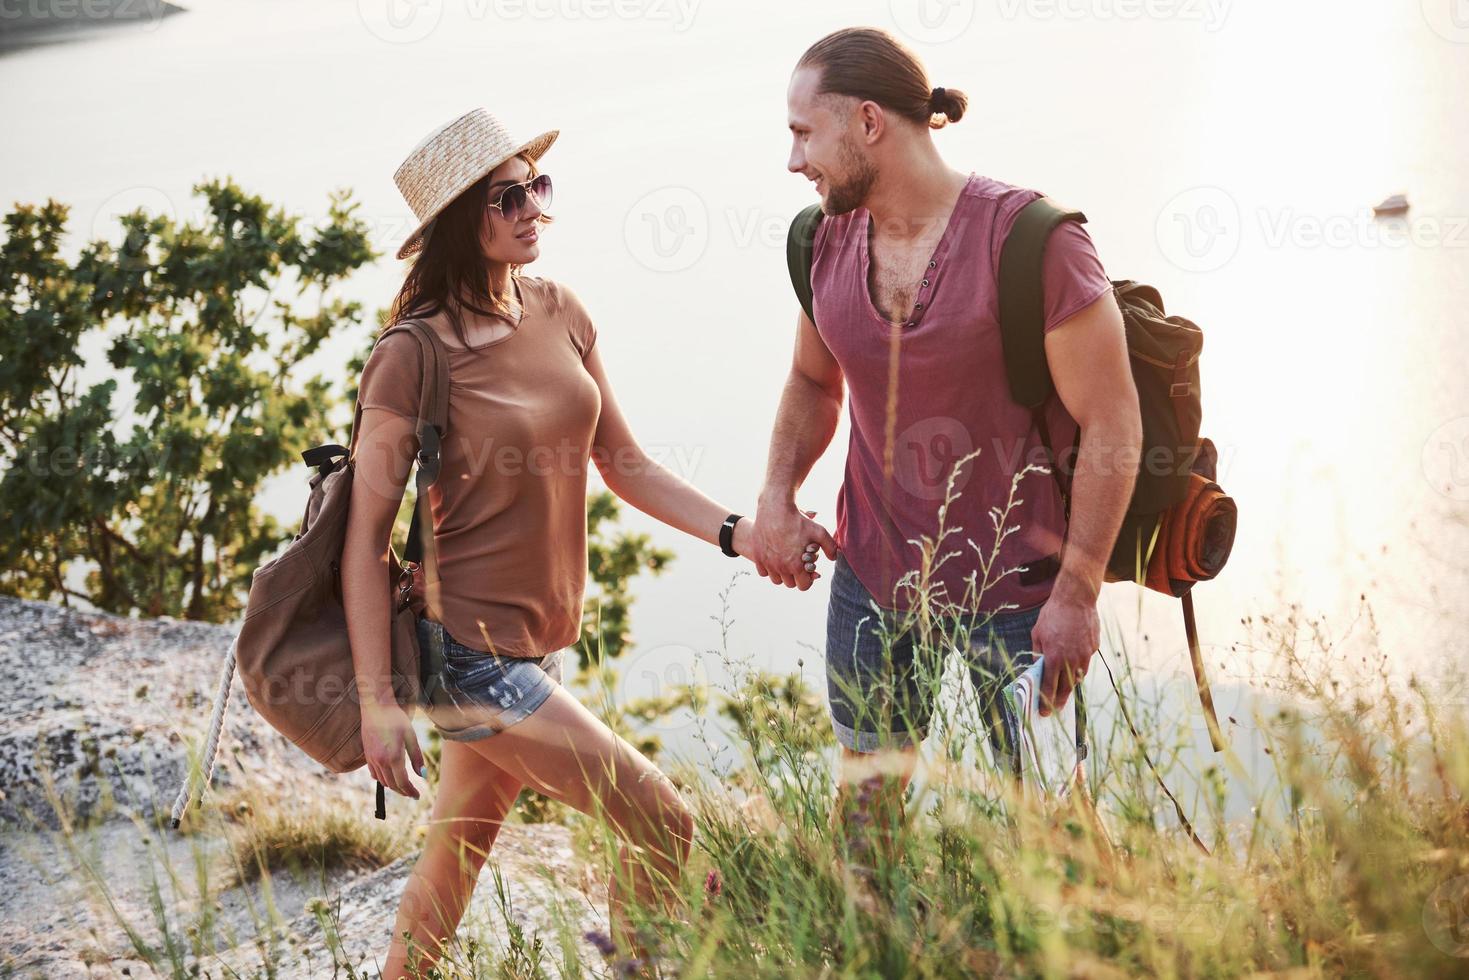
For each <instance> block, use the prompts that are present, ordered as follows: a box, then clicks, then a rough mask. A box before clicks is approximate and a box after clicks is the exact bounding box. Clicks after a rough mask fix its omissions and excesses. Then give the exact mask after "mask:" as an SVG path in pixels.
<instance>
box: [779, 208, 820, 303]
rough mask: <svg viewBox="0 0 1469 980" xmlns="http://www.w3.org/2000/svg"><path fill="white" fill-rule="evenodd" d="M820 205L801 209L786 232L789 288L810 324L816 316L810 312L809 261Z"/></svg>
mask: <svg viewBox="0 0 1469 980" xmlns="http://www.w3.org/2000/svg"><path fill="white" fill-rule="evenodd" d="M821 219H822V212H821V204H820V203H819V202H818V203H816V204H812V205H811V206H809V207H806V208H802V209H801V212H800V214H797V215H796V216H795V218H794V219H792V221H791V227H790V229H789V230H788V231H787V232H786V270H787V271H788V272H790V274H791V286H792V287H793V288H794V289H795V290H796V299H798V300H800V301H801V309H803V310H805V311H806V317H807V319H809V320H810V321H811V322H812V323H815V322H816V315H815V314H814V313H812V312H811V261H812V257H813V253H814V251H815V248H816V228H817V226H818V225H820V224H821Z"/></svg>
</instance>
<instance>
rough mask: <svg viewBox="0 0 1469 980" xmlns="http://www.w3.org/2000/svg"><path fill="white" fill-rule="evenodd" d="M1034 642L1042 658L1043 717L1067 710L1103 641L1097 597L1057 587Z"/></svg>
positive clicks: (1037, 626)
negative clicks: (1073, 694)
mask: <svg viewBox="0 0 1469 980" xmlns="http://www.w3.org/2000/svg"><path fill="white" fill-rule="evenodd" d="M1030 642H1031V644H1032V646H1034V648H1035V650H1036V652H1037V653H1039V654H1041V655H1042V658H1043V660H1044V661H1045V667H1044V668H1043V670H1042V674H1041V703H1040V715H1041V717H1042V718H1047V717H1050V714H1051V712H1052V711H1053V710H1059V709H1061V708H1064V707H1066V701H1067V699H1068V698H1070V697H1071V689H1072V688H1073V687H1075V686H1076V685H1077V684H1080V683H1081V680H1082V678H1083V677H1085V676H1086V671H1087V667H1088V666H1090V665H1091V660H1092V654H1093V653H1095V652H1096V651H1097V648H1098V647H1099V646H1101V642H1102V624H1101V620H1100V619H1099V618H1098V616H1097V601H1096V599H1095V598H1094V597H1088V596H1086V595H1081V594H1078V593H1077V592H1075V591H1072V590H1067V589H1062V588H1057V589H1056V590H1054V591H1053V592H1052V593H1051V597H1050V598H1049V599H1047V600H1046V604H1045V605H1043V606H1041V614H1040V616H1039V617H1038V618H1037V619H1036V622H1035V626H1034V628H1032V629H1031V631H1030Z"/></svg>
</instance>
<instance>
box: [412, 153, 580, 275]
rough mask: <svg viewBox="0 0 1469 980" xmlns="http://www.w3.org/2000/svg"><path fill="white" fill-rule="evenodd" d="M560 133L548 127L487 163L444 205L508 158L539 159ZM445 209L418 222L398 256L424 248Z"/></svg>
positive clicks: (446, 203)
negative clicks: (427, 233)
mask: <svg viewBox="0 0 1469 980" xmlns="http://www.w3.org/2000/svg"><path fill="white" fill-rule="evenodd" d="M560 135H561V130H559V129H548V130H546V131H545V132H544V133H542V134H541V135H539V136H537V137H535V138H534V139H530V140H527V141H526V142H524V143H522V144H520V146H518V147H516V148H515V149H513V150H511V151H510V152H509V153H507V154H505V155H504V156H503V157H501V158H500V159H498V160H496V161H495V162H493V163H491V164H488V165H486V166H485V167H484V168H483V169H482V170H481V171H480V172H479V173H478V174H476V175H475V176H474V177H473V178H472V179H470V180H466V181H465V182H464V183H463V184H462V185H461V186H459V187H457V188H455V189H454V193H453V194H451V195H449V198H448V201H446V202H445V203H444V207H448V206H449V202H452V201H453V200H454V199H455V198H457V197H458V196H459V195H460V194H463V193H464V192H465V191H466V190H468V189H469V188H470V187H471V186H473V184H474V182H475V181H476V180H481V179H483V178H484V176H485V174H489V173H493V172H494V170H495V168H496V167H498V166H500V164H502V163H504V162H505V161H506V160H510V159H513V158H514V157H518V156H520V155H521V154H522V153H524V154H525V155H526V156H528V157H530V158H531V159H532V160H539V159H540V158H541V157H542V156H543V155H544V154H545V152H546V151H547V150H549V149H550V148H551V144H552V143H555V142H556V137H558V136H560ZM443 210H444V208H439V209H438V210H437V211H435V212H434V213H433V214H431V215H429V216H428V217H426V218H424V219H423V220H422V221H420V222H419V223H418V227H417V228H415V229H413V232H412V234H410V235H409V236H408V238H407V239H406V240H404V242H403V244H402V246H400V247H399V249H398V258H400V259H406V258H408V257H409V256H410V255H413V254H415V253H416V252H418V251H419V250H420V249H422V248H423V234H424V232H425V231H426V230H427V229H428V226H429V225H431V224H433V223H434V220H435V219H436V218H438V216H439V212H440V211H443Z"/></svg>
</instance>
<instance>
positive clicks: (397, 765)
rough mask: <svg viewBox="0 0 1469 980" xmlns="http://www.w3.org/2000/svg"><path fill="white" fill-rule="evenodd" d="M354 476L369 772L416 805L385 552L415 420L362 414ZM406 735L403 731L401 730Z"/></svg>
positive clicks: (348, 578)
mask: <svg viewBox="0 0 1469 980" xmlns="http://www.w3.org/2000/svg"><path fill="white" fill-rule="evenodd" d="M361 426H362V432H361V434H360V435H359V436H358V437H357V457H356V462H355V468H356V472H355V474H354V476H353V478H352V500H351V503H350V506H349V507H348V511H347V532H346V537H345V540H344V542H343V544H342V559H341V561H342V609H343V612H344V613H345V614H346V616H347V640H348V643H349V644H351V647H352V666H353V668H354V670H355V672H356V676H357V693H358V697H359V699H360V700H361V706H362V743H363V750H364V751H365V752H366V754H367V763H368V768H369V770H370V771H371V772H372V774H373V777H374V778H376V779H377V780H378V781H379V782H381V783H382V784H383V785H384V786H387V787H388V788H389V789H392V790H393V791H394V792H396V793H402V794H403V795H404V796H411V797H413V798H414V799H417V798H418V790H417V789H416V788H415V787H414V786H413V784H412V782H411V781H410V780H409V779H408V774H407V772H406V770H405V769H404V766H403V753H404V750H405V749H406V750H407V752H408V755H409V757H410V758H411V759H412V761H413V766H414V768H415V769H416V768H418V767H419V766H421V765H422V764H423V757H422V754H421V753H420V752H419V747H418V739H417V736H416V735H414V734H413V729H412V725H411V722H410V721H409V720H408V718H407V715H406V712H404V711H403V709H402V708H401V707H400V706H399V705H398V702H397V698H396V697H395V696H394V693H393V684H392V667H391V664H392V647H391V643H392V641H391V639H390V638H391V636H392V620H391V617H392V609H393V603H394V595H393V583H391V582H389V581H388V549H389V548H390V547H391V542H392V533H393V521H394V519H395V518H396V517H397V515H398V506H399V504H401V503H402V501H403V488H404V487H405V486H406V485H407V483H408V471H409V469H410V468H411V466H412V465H413V453H414V451H415V449H416V448H417V440H416V439H415V438H414V435H413V420H412V419H409V418H405V417H404V416H402V415H397V414H394V413H393V412H390V411H386V410H384V409H379V408H364V409H363V410H362V422H361ZM405 728H406V729H407V730H406V731H404V729H405Z"/></svg>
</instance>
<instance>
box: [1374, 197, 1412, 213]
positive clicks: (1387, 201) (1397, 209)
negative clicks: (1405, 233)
mask: <svg viewBox="0 0 1469 980" xmlns="http://www.w3.org/2000/svg"><path fill="white" fill-rule="evenodd" d="M1406 210H1408V198H1407V197H1406V196H1404V195H1402V194H1394V195H1392V196H1391V197H1387V198H1383V200H1382V203H1381V204H1376V205H1373V208H1372V213H1373V214H1378V215H1383V214H1402V213H1403V212H1404V211H1406Z"/></svg>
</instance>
